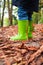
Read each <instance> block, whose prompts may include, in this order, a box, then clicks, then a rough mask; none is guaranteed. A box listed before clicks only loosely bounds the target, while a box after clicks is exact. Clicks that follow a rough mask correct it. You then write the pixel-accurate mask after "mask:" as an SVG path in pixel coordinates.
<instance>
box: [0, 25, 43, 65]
mask: <svg viewBox="0 0 43 65" xmlns="http://www.w3.org/2000/svg"><path fill="white" fill-rule="evenodd" d="M17 30H18V27H17V25H16V26H9V27H2V28H0V65H43V24H35V25H34V31H33V33H32V34H33V38H32V39H29V40H25V41H24V40H23V41H19V40H18V41H11V40H10V39H9V38H10V37H11V36H12V35H13V36H14V35H16V34H17Z"/></svg>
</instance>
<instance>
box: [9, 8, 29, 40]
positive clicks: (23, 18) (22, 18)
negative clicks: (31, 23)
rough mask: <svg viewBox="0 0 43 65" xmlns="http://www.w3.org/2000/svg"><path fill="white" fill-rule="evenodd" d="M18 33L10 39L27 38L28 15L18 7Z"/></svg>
mask: <svg viewBox="0 0 43 65" xmlns="http://www.w3.org/2000/svg"><path fill="white" fill-rule="evenodd" d="M18 17H19V20H18V34H17V35H16V36H12V37H11V38H10V39H11V40H27V39H28V35H27V32H28V28H27V27H28V26H27V25H28V15H27V12H26V11H25V10H24V9H23V8H22V7H19V8H18Z"/></svg>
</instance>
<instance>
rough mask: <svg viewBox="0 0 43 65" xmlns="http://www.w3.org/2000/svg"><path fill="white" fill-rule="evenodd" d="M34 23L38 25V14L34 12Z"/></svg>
mask: <svg viewBox="0 0 43 65" xmlns="http://www.w3.org/2000/svg"><path fill="white" fill-rule="evenodd" d="M32 21H33V22H34V23H38V13H36V12H34V13H33V15H32Z"/></svg>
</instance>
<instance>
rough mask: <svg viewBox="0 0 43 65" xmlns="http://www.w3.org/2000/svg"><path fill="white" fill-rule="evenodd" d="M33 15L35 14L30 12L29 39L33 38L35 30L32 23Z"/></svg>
mask: <svg viewBox="0 0 43 65" xmlns="http://www.w3.org/2000/svg"><path fill="white" fill-rule="evenodd" d="M32 13H33V12H28V38H32V32H33V30H34V28H33V22H32Z"/></svg>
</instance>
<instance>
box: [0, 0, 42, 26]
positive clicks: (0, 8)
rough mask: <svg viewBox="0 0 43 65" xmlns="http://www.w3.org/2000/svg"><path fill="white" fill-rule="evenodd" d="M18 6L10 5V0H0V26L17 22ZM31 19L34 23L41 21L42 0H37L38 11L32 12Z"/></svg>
mask: <svg viewBox="0 0 43 65" xmlns="http://www.w3.org/2000/svg"><path fill="white" fill-rule="evenodd" d="M17 10H18V8H17V7H15V6H12V0H0V27H1V26H3V27H5V26H9V25H16V24H17V19H18V15H17ZM32 20H33V22H34V23H37V24H41V23H43V0H39V12H38V13H36V12H33V15H32Z"/></svg>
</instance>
